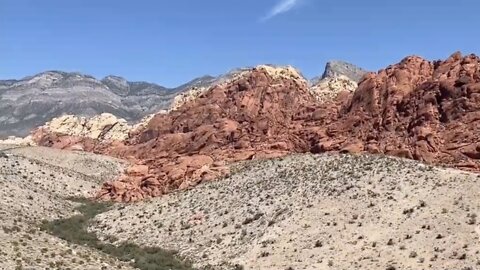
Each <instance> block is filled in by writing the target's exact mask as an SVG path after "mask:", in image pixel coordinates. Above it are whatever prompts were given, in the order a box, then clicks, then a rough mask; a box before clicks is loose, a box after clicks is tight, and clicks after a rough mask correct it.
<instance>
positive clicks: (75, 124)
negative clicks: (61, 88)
mask: <svg viewBox="0 0 480 270" xmlns="http://www.w3.org/2000/svg"><path fill="white" fill-rule="evenodd" d="M41 128H42V129H44V130H45V131H47V132H51V133H57V134H59V135H67V136H77V137H84V138H90V139H94V140H100V141H102V140H116V141H123V140H125V139H127V138H128V132H129V131H130V130H131V128H132V127H131V126H130V125H128V123H127V121H126V120H124V119H119V118H117V117H115V116H114V115H112V114H109V113H102V114H100V115H98V116H94V117H92V118H85V117H78V116H74V115H64V116H61V117H58V118H54V119H52V121H50V122H48V123H46V124H45V125H44V126H43V127H41Z"/></svg>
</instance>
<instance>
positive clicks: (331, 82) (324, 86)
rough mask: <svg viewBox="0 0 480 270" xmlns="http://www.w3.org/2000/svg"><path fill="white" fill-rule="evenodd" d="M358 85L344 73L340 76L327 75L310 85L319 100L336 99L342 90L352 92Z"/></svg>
mask: <svg viewBox="0 0 480 270" xmlns="http://www.w3.org/2000/svg"><path fill="white" fill-rule="evenodd" d="M357 87H358V85H357V83H356V82H355V81H352V80H351V79H349V78H348V77H346V76H344V75H340V76H338V77H327V78H324V79H322V80H320V81H318V82H317V83H316V84H314V85H312V86H311V87H310V91H312V93H314V95H315V96H316V97H317V100H318V101H319V102H327V101H330V100H334V99H336V98H337V96H338V95H339V94H340V93H341V92H348V93H352V92H353V91H355V89H357Z"/></svg>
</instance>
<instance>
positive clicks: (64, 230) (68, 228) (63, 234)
mask: <svg viewBox="0 0 480 270" xmlns="http://www.w3.org/2000/svg"><path fill="white" fill-rule="evenodd" d="M69 199H70V200H72V201H75V202H79V203H81V205H80V206H79V207H77V208H76V209H77V210H78V211H79V212H80V213H81V215H76V216H73V217H70V218H67V219H58V220H54V221H43V222H42V223H41V225H40V229H41V230H43V231H46V232H48V233H50V234H52V235H55V236H57V237H59V238H61V239H64V240H66V241H68V242H70V243H74V244H77V245H82V246H89V247H91V248H94V249H97V250H99V251H102V252H104V253H106V254H108V255H110V256H113V257H116V258H118V259H119V260H121V261H124V262H130V261H132V260H134V261H133V262H132V263H131V264H132V266H134V267H136V268H139V269H141V270H191V269H193V268H192V266H191V264H190V263H188V262H184V261H182V260H180V259H179V258H178V257H177V253H176V252H174V251H169V250H164V249H161V248H156V247H140V246H138V245H135V244H132V243H121V244H120V245H118V246H116V245H112V244H108V243H102V242H101V241H99V240H98V238H97V236H96V235H95V233H91V232H88V231H87V227H88V224H89V222H90V220H91V219H93V218H94V217H95V216H96V215H98V214H100V213H102V212H105V211H106V210H108V208H109V207H110V206H111V204H110V203H100V202H93V201H89V200H87V199H83V198H69Z"/></svg>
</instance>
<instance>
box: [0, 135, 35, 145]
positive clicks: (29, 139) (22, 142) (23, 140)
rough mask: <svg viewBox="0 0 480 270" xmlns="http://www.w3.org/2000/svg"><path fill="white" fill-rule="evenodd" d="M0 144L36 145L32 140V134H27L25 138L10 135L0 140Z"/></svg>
mask: <svg viewBox="0 0 480 270" xmlns="http://www.w3.org/2000/svg"><path fill="white" fill-rule="evenodd" d="M0 144H3V145H14V146H36V145H37V144H36V143H35V141H34V140H33V138H32V136H27V137H25V138H20V137H15V136H10V137H8V138H7V139H5V140H0Z"/></svg>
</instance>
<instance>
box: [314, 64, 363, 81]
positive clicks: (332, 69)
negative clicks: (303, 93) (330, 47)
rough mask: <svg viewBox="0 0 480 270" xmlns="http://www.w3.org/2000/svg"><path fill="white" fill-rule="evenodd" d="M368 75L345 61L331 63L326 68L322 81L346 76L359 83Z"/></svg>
mask: <svg viewBox="0 0 480 270" xmlns="http://www.w3.org/2000/svg"><path fill="white" fill-rule="evenodd" d="M367 73H368V72H367V71H366V70H364V69H362V68H360V67H357V66H355V65H353V64H350V63H347V62H344V61H330V62H328V63H327V65H326V66H325V72H324V73H323V75H322V77H321V79H325V78H335V77H340V76H345V77H347V78H348V79H350V80H352V81H354V82H357V83H358V82H360V81H361V80H362V77H363V76H364V75H365V74H367Z"/></svg>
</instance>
